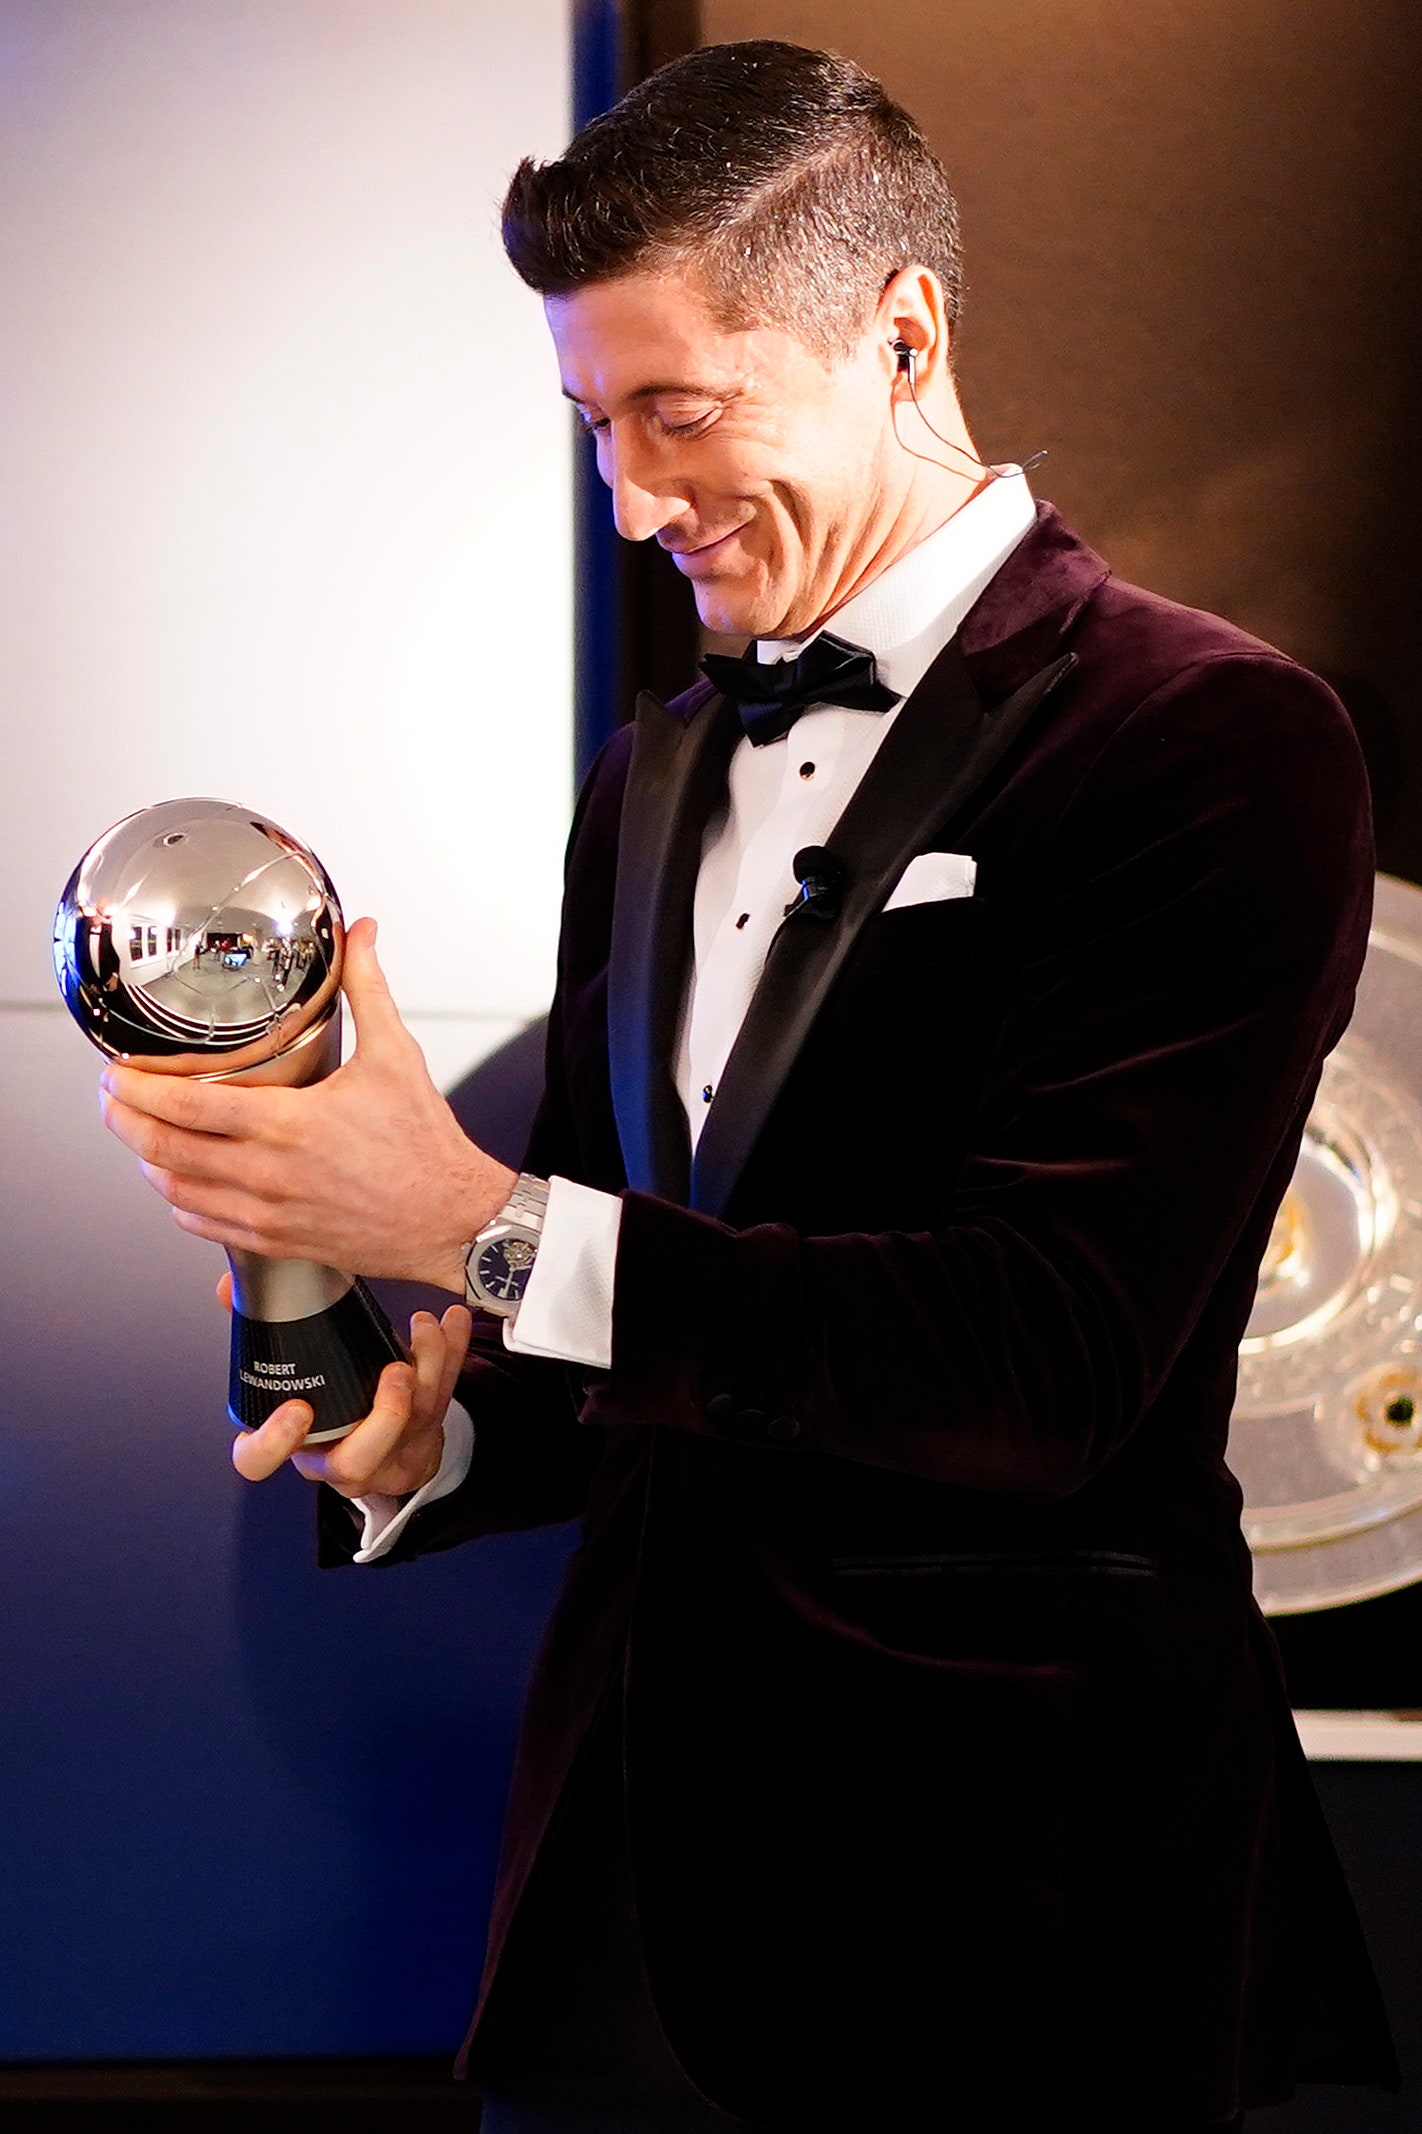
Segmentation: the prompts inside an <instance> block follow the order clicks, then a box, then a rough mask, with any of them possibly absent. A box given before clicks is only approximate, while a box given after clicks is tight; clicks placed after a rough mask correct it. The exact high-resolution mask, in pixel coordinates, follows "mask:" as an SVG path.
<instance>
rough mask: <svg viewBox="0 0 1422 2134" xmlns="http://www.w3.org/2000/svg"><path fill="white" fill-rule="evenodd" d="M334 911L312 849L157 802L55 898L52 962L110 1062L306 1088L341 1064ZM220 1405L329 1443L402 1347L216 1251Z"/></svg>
mask: <svg viewBox="0 0 1422 2134" xmlns="http://www.w3.org/2000/svg"><path fill="white" fill-rule="evenodd" d="M344 949H345V927H344V924H343V922H342V919H341V907H340V903H339V901H338V899H337V896H336V892H335V890H334V889H333V888H332V886H331V880H330V876H329V875H328V874H327V873H326V870H325V868H324V867H323V866H322V865H321V862H320V861H319V860H318V859H317V857H316V855H315V853H314V852H311V851H309V850H308V848H307V847H306V846H305V845H303V844H301V843H300V842H299V841H298V840H297V839H296V838H294V837H292V836H291V835H290V834H289V832H287V831H286V830H283V829H281V828H280V827H279V826H278V825H277V824H276V823H274V822H271V821H269V820H268V819H267V817H266V816H265V815H258V814H256V813H255V812H254V811H253V810H252V809H251V808H241V807H237V806H236V805H235V804H234V803H233V802H231V801H226V800H168V801H164V802H163V803H162V804H161V805H160V806H159V807H156V808H143V809H141V810H140V811H139V813H138V814H136V815H127V816H125V817H124V819H123V821H122V822H119V823H115V825H114V827H113V828H112V830H108V831H106V832H105V833H104V835H103V836H102V837H101V838H100V839H99V840H98V842H97V844H93V845H91V846H90V847H89V850H88V851H87V852H86V853H85V854H84V857H83V859H81V860H80V862H79V864H78V866H77V867H76V868H75V870H74V872H73V874H72V875H71V876H70V877H69V881H68V883H67V885H66V887H65V890H64V894H63V896H62V897H61V898H60V900H59V909H58V911H57V912H56V913H55V919H54V967H55V973H56V975H57V977H58V979H59V989H60V991H61V993H63V995H64V999H65V1002H66V1004H67V1006H68V1008H69V1011H70V1013H71V1014H72V1015H73V1017H74V1020H75V1021H76V1022H77V1023H78V1025H79V1027H80V1029H81V1030H83V1032H84V1034H85V1036H86V1037H88V1038H90V1039H91V1040H92V1042H93V1043H94V1044H95V1045H97V1046H98V1048H99V1050H100V1051H101V1052H103V1053H105V1054H106V1055H107V1056H108V1057H109V1058H110V1059H114V1060H121V1061H123V1062H124V1063H125V1064H126V1065H129V1066H134V1067H141V1068H144V1069H146V1070H147V1071H148V1072H149V1073H157V1074H180V1075H186V1076H189V1077H191V1078H194V1079H197V1080H201V1081H240V1082H268V1083H281V1084H285V1085H288V1086H293V1087H294V1086H299V1085H301V1084H305V1083H309V1082H316V1081H319V1080H320V1079H321V1077H322V1076H323V1075H326V1074H329V1073H331V1072H332V1070H333V1069H334V1068H336V1067H337V1066H338V1065H339V1064H340V1032H341V1018H340V984H341V962H342V957H343V953H344ZM228 1258H229V1260H230V1261H231V1263H232V1275H233V1313H232V1363H231V1373H230V1377H229V1381H228V1401H227V1406H228V1413H229V1415H230V1417H231V1419H232V1421H233V1422H234V1423H235V1424H237V1426H238V1427H239V1428H240V1429H244V1430H252V1429H255V1428H257V1427H258V1425H260V1424H261V1423H262V1422H263V1421H265V1419H266V1417H267V1416H268V1415H270V1414H271V1413H272V1411H273V1410H274V1409H275V1408H277V1407H279V1406H280V1405H281V1404H282V1403H283V1402H284V1401H287V1400H290V1399H293V1398H299V1399H302V1400H306V1401H309V1402H310V1404H311V1407H312V1410H313V1413H314V1421H313V1423H312V1427H311V1430H310V1433H309V1435H308V1437H307V1440H306V1442H307V1443H308V1444H321V1443H323V1442H325V1441H327V1440H329V1439H331V1438H337V1437H343V1436H344V1435H345V1433H346V1431H347V1430H349V1429H351V1428H352V1427H353V1425H354V1424H355V1423H357V1422H358V1421H359V1420H360V1418H361V1417H362V1416H364V1415H365V1414H367V1413H368V1412H369V1409H370V1407H371V1404H372V1402H373V1399H374V1396H375V1390H376V1385H377V1382H378V1380H379V1377H380V1373H381V1371H382V1370H383V1369H384V1367H385V1365H386V1364H387V1363H391V1362H394V1361H396V1360H398V1359H399V1358H401V1357H402V1356H403V1354H404V1350H403V1349H402V1348H401V1345H400V1342H399V1340H398V1338H397V1337H396V1335H395V1332H394V1329H393V1328H392V1327H391V1325H390V1322H389V1321H388V1319H387V1318H386V1317H385V1314H384V1312H383V1311H382V1310H381V1308H380V1306H379V1304H378V1303H377V1302H376V1300H375V1298H374V1297H373V1296H372V1295H371V1293H370V1291H369V1290H368V1289H367V1288H366V1286H365V1284H364V1283H363V1282H361V1281H359V1280H358V1279H357V1278H356V1277H355V1276H353V1275H351V1274H347V1273H346V1272H344V1271H343V1270H342V1269H340V1268H335V1267H326V1266H322V1265H318V1264H317V1263H316V1262H315V1261H311V1260H281V1259H275V1258H270V1257H267V1256H266V1255H263V1254H258V1253H255V1252H249V1251H245V1250H241V1249H239V1248H237V1247H235V1246H234V1247H231V1248H229V1251H228Z"/></svg>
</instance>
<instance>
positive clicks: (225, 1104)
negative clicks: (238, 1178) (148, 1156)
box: [99, 1060, 272, 1140]
mask: <svg viewBox="0 0 1422 2134" xmlns="http://www.w3.org/2000/svg"><path fill="white" fill-rule="evenodd" d="M99 1079H100V1086H101V1088H102V1089H103V1090H104V1092H105V1093H106V1095H107V1096H108V1097H110V1098H113V1099H115V1100H116V1102H117V1104H118V1105H119V1106H121V1107H122V1108H123V1109H124V1110H126V1111H129V1112H141V1113H142V1114H143V1115H144V1116H145V1117H146V1118H149V1119H164V1120H166V1121H167V1123H168V1124H169V1125H170V1126H181V1127H185V1128H186V1129H187V1131H188V1132H189V1133H193V1134H236V1135H238V1136H239V1137H240V1136H243V1135H245V1134H246V1133H248V1132H249V1131H250V1121H251V1119H252V1117H253V1116H254V1106H253V1099H254V1098H255V1099H257V1100H258V1104H257V1107H256V1108H257V1109H260V1100H261V1099H262V1098H263V1097H270V1096H271V1095H272V1092H271V1091H270V1090H261V1089H231V1088H227V1087H225V1086H224V1085H223V1084H221V1083H218V1082H198V1081H194V1080H192V1079H191V1077H189V1076H187V1075H181V1074H153V1073H151V1072H149V1071H147V1070H145V1069H144V1068H141V1067H121V1066H120V1065H119V1063H118V1061H117V1060H110V1062H109V1064H108V1066H107V1067H106V1068H105V1069H104V1071H103V1074H102V1075H101V1076H100V1078H99ZM105 1111H106V1115H107V1114H109V1113H111V1112H112V1106H106V1107H105ZM108 1123H109V1124H110V1125H112V1126H113V1130H114V1132H115V1133H118V1132H119V1128H118V1126H117V1125H116V1124H114V1120H113V1118H112V1117H109V1119H108ZM119 1138H120V1140H122V1139H123V1138H124V1137H123V1135H122V1134H119Z"/></svg>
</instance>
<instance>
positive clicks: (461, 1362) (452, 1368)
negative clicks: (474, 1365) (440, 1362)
mask: <svg viewBox="0 0 1422 2134" xmlns="http://www.w3.org/2000/svg"><path fill="white" fill-rule="evenodd" d="M439 1330H440V1332H441V1334H442V1335H443V1336H444V1367H443V1370H442V1372H441V1375H440V1385H439V1396H438V1399H439V1406H438V1409H437V1411H436V1412H437V1414H438V1415H439V1418H440V1421H441V1422H443V1420H444V1411H445V1409H446V1408H447V1407H448V1406H449V1404H450V1402H451V1400H452V1399H453V1398H454V1382H455V1380H456V1379H457V1378H458V1376H459V1374H460V1372H461V1371H462V1370H463V1369H464V1366H465V1364H466V1363H467V1362H468V1360H469V1336H470V1334H471V1333H472V1332H473V1330H474V1314H473V1312H471V1311H470V1310H469V1308H468V1306H467V1305H464V1304H451V1305H450V1307H449V1309H448V1311H447V1312H446V1313H445V1315H444V1317H443V1318H442V1319H441V1320H440V1322H439Z"/></svg>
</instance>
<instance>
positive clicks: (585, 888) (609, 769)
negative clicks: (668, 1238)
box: [318, 727, 631, 1570]
mask: <svg viewBox="0 0 1422 2134" xmlns="http://www.w3.org/2000/svg"><path fill="white" fill-rule="evenodd" d="M630 738H631V735H630V729H628V728H625V727H624V728H620V729H619V731H618V732H617V733H616V734H614V735H613V736H612V739H611V740H610V741H609V742H608V743H607V744H606V746H605V747H604V749H603V750H602V752H601V753H600V755H599V756H598V758H597V760H596V762H595V763H594V764H593V766H592V768H591V770H590V771H589V772H588V775H587V778H586V779H585V780H584V783H583V788H582V791H581V793H580V794H579V796H578V804H577V807H576V809H575V811H574V814H573V822H572V828H571V830H570V832H569V836H568V848H567V857H566V863H565V867H564V913H565V916H566V911H567V906H568V902H569V900H570V899H571V898H573V897H575V896H578V895H582V894H588V893H589V892H590V885H591V881H592V878H593V877H594V876H596V877H599V878H600V877H602V876H604V875H606V876H607V879H608V887H607V890H606V894H607V897H608V902H609V910H610V898H611V889H610V881H611V872H612V868H613V864H614V861H615V848H614V850H611V851H609V852H608V853H606V854H603V853H600V852H592V851H590V850H589V849H588V848H589V845H590V844H598V843H600V842H601V843H608V844H612V840H610V839H608V838H606V837H601V838H600V837H599V835H598V832H597V830H596V828H595V827H594V826H593V825H591V824H590V823H589V821H588V818H589V815H590V813H592V812H594V804H595V803H597V802H601V803H603V804H604V807H605V808H610V809H611V812H612V820H613V822H614V824H615V820H616V810H617V806H618V803H619V800H620V780H621V776H622V775H623V774H624V773H625V768H626V761H627V754H628V743H629V741H630ZM597 812H603V810H602V809H599V810H597ZM566 938H567V929H566V927H565V929H564V939H565V940H566ZM566 981H567V971H566V968H565V966H564V955H563V951H562V949H561V948H560V952H559V971H558V983H557V986H556V989H555V992H554V997H553V1004H552V1007H551V1009H550V1011H549V1017H548V1034H547V1042H546V1046H545V1052H544V1081H543V1093H542V1096H541V1098H540V1101H539V1106H538V1110H537V1113H536V1114H535V1117H534V1121H533V1126H532V1128H531V1130H530V1133H529V1140H528V1147H527V1150H526V1152H525V1155H524V1159H523V1163H522V1166H521V1168H522V1169H524V1170H527V1171H532V1172H534V1173H535V1175H537V1176H539V1177H543V1178H546V1177H548V1176H549V1174H550V1173H551V1172H554V1171H557V1172H559V1173H561V1174H562V1175H564V1176H567V1177H571V1178H574V1179H577V1178H579V1177H581V1175H582V1169H581V1156H580V1152H579V1147H578V1135H577V1122H576V1116H575V1113H574V1109H573V1105H572V1103H571V1100H570V1097H569V1092H568V1087H567V1079H566V1076H565V1073H564V1068H563V1030H562V1023H563V1000H564V989H565V985H566ZM455 1397H456V1398H457V1399H458V1400H460V1401H461V1402H462V1403H463V1405H464V1406H465V1408H466V1409H467V1410H468V1411H469V1415H470V1418H471V1420H472V1421H473V1424H474V1449H473V1453H472V1455H471V1458H470V1464H469V1471H468V1473H467V1474H466V1475H465V1477H464V1480H463V1481H462V1482H461V1483H460V1484H459V1486H458V1488H456V1489H453V1490H451V1491H450V1493H449V1495H448V1496H447V1497H441V1498H439V1499H438V1500H437V1501H436V1502H435V1503H433V1504H431V1505H429V1506H427V1507H425V1508H423V1509H422V1510H420V1511H418V1512H416V1513H414V1514H413V1515H412V1516H411V1519H410V1523H409V1525H408V1526H407V1527H406V1529H405V1532H404V1533H403V1534H402V1535H401V1537H400V1539H399V1541H398V1542H396V1544H395V1545H394V1546H393V1547H392V1548H391V1549H390V1550H389V1551H388V1552H387V1553H386V1554H385V1555H384V1556H382V1557H380V1558H379V1559H378V1560H377V1562H375V1563H373V1564H371V1565H370V1566H369V1568H370V1569H372V1570H378V1569H383V1568H384V1567H385V1566H387V1565H390V1564H397V1563H406V1562H408V1561H409V1560H410V1559H411V1558H412V1557H415V1556H421V1555H424V1554H426V1553H428V1552H430V1551H432V1550H435V1549H448V1548H453V1547H455V1546H456V1545H457V1544H458V1543H459V1542H461V1541H474V1540H478V1539H479V1538H480V1537H481V1536H483V1535H485V1534H499V1533H509V1532H512V1531H514V1530H516V1529H519V1528H525V1527H534V1526H555V1525H558V1524H560V1523H561V1522H562V1521H564V1520H566V1519H576V1518H578V1517H579V1516H580V1514H581V1513H582V1511H583V1510H584V1508H585V1506H586V1502H587V1492H588V1483H589V1480H590V1478H591V1475H592V1471H593V1469H594V1467H595V1466H596V1465H597V1462H598V1459H599V1457H600V1456H601V1451H602V1432H601V1431H600V1430H587V1429H583V1428H581V1427H580V1426H579V1422H578V1407H579V1403H580V1402H581V1400H582V1397H583V1378H582V1373H581V1372H579V1371H577V1370H576V1369H575V1368H573V1367H572V1366H570V1365H567V1364H563V1363H559V1362H555V1361H553V1360H551V1359H549V1358H547V1357H541V1356H528V1355H519V1354H517V1353H516V1352H514V1351H511V1350H509V1349H508V1348H507V1347H506V1346H505V1344H504V1339H503V1321H502V1320H500V1319H496V1318H494V1317H492V1316H490V1315H487V1314H484V1313H476V1315H475V1319H474V1332H473V1335H472V1337H471V1341H470V1347H469V1360H468V1364H467V1367H466V1369H465V1370H464V1371H463V1373H462V1374H461V1376H460V1379H459V1382H458V1385H457V1387H456V1389H455ZM318 1499H319V1501H318V1522H319V1560H320V1562H321V1563H322V1564H323V1565H327V1566H334V1565H339V1564H344V1563H349V1562H350V1561H351V1558H352V1557H353V1556H354V1554H355V1551H356V1546H357V1543H358V1540H359V1524H358V1521H357V1520H356V1519H355V1518H353V1517H352V1514H351V1509H350V1506H349V1504H348V1503H347V1501H346V1499H345V1498H344V1497H342V1496H340V1495H339V1494H338V1492H337V1491H335V1490H333V1489H329V1488H327V1487H326V1486H325V1485H324V1484H322V1485H321V1488H320V1490H319V1493H318Z"/></svg>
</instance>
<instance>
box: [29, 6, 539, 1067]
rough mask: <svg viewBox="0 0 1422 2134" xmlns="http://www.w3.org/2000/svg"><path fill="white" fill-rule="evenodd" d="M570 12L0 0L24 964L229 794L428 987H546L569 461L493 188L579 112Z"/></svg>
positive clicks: (500, 1004)
mask: <svg viewBox="0 0 1422 2134" xmlns="http://www.w3.org/2000/svg"><path fill="white" fill-rule="evenodd" d="M564 13H565V10H564V0H522V4H521V5H520V6H518V7H517V8H509V7H506V6H502V5H498V4H496V0H204V4H203V5H194V4H193V0H3V5H0V44H3V65H0V117H2V118H3V124H0V186H3V191H4V196H5V201H6V212H5V216H4V218H3V225H0V289H3V291H4V302H5V309H6V313H7V318H6V324H5V329H4V335H3V354H0V420H3V422H4V424H5V427H6V431H7V435H6V438H5V445H4V451H5V456H6V460H7V475H6V481H7V488H8V492H9V495H8V500H7V506H6V511H5V514H4V519H3V530H0V710H2V711H3V726H4V732H5V740H4V744H3V747H4V754H3V757H0V775H3V781H4V784H3V790H4V792H5V795H6V802H7V809H6V812H7V826H6V827H7V838H6V847H7V849H6V869H7V875H8V881H7V899H6V901H7V911H8V920H7V924H6V926H5V928H4V930H3V933H0V998H5V999H9V1000H12V1001H28V1000H40V999H49V998H51V997H52V993H51V988H52V985H53V979H52V976H51V974H50V970H49V965H48V950H47V940H48V929H49V920H50V915H51V912H52V909H53V905H54V902H55V898H56V896H57V894H58V891H59V889H60V887H61V886H62V884H63V881H64V879H65V877H66V875H67V874H68V872H69V869H70V868H71V867H72V865H73V864H74V862H75V860H76V859H77V858H78V856H79V854H80V852H81V850H82V849H83V848H84V847H85V846H86V845H87V844H88V843H89V842H90V841H91V840H92V839H93V838H94V837H95V836H96V835H97V834H98V833H99V832H100V831H101V830H102V829H104V828H105V827H107V825H108V824H109V823H110V822H111V821H113V820H114V819H115V818H116V817H118V816H120V815H122V814H124V813H126V812H127V811H129V810H130V809H132V808H135V807H139V806H142V805H145V804H147V803H150V802H152V801H155V800H158V799H161V798H166V797H169V796H173V795H177V794H180V793H187V792H198V793H213V794H216V795H218V796H219V797H222V798H230V799H236V800H241V801H245V802H250V803H251V804H252V805H253V806H255V807H258V808H260V809H262V810H264V811H265V812H267V813H269V814H271V815H273V816H275V817H276V818H277V819H278V820H279V821H282V822H284V823H286V824H287V825H288V827H289V828H291V829H292V830H293V831H294V832H296V834H297V835H299V836H301V837H304V838H305V839H306V840H307V841H308V842H310V843H311V844H312V845H313V846H314V847H315V848H316V850H317V851H318V852H319V854H320V855H321V857H322V858H323V859H324V860H325V862H326V864H327V866H328V867H329V868H330V870H331V872H332V874H333V876H334V878H335V881H336V884H337V887H338V889H339V890H340V892H341V895H342V898H343V901H344V903H345V905H346V909H347V912H348V914H350V915H351V916H354V915H355V914H357V913H359V912H362V911H374V912H375V913H377V915H378V916H379V917H380V918H381V921H382V941H383V950H382V952H383V955H384V957H385V961H386V964H387V968H388V969H389V970H390V972H391V975H392V979H393V982H394V985H395V989H396V993H397V997H398V998H399V999H400V1000H401V1002H402V1004H404V1005H405V1006H406V1007H407V1008H409V1009H413V1010H426V1011H430V1010H436V1011H444V1012H452V1011H460V1012H464V1013H484V1014H491V1013H497V1014H500V1015H506V1016H509V1017H512V1018H522V1017H524V1016H527V1015H531V1014H533V1013H536V1012H537V1011H538V1010H539V1008H540V1007H541V1006H542V1005H543V1003H544V1001H545V1000H546V998H547V995H548V992H549V990H550V988H551V978H552V954H553V943H554V936H555V929H556V919H557V912H556V900H557V893H558V886H559V860H560V853H561V846H562V840H563V836H564V831H565V826H566V821H567V811H568V798H569V778H570V773H569V768H568V766H569V759H570V753H571V750H570V700H571V691H570V641H571V623H570V602H571V586H570V577H571V566H570V533H569V522H570V506H569V466H568V457H569V455H568V443H567V426H566V419H565V416H564V413H563V410H562V407H561V403H560V401H559V399H558V388H557V375H556V369H555V366H554V363H553V360H552V356H551V352H550V350H549V349H548V347H547V346H546V334H545V330H544V327H543V322H542V316H541V311H540V307H539V305H538V302H537V300H536V299H535V298H534V297H533V296H532V295H530V293H529V292H528V291H527V290H525V289H524V288H523V287H522V285H521V284H520V283H519V282H518V281H517V279H516V277H515V276H514V274H513V272H512V270H511V269H510V268H509V267H508V266H507V264H506V263H505V261H504V259H503V255H502V252H501V250H500V248H499V244H498V234H497V202H498V199H499V196H500V194H501V192H502V189H503V186H504V183H505V181H506V179H507V176H508V173H509V172H510V170H511V169H512V167H513V165H514V164H515V163H516V161H517V160H518V158H519V156H520V155H522V154H524V153H529V152H531V153H535V154H540V155H548V154H551V153H554V152H556V150H557V149H558V148H559V147H560V146H561V145H562V144H563V142H564V141H565V140H566V138H567V133H568V120H567V106H568V83H567V33H566V25H565V20H564ZM76 1042H78V1040H77V1038H76Z"/></svg>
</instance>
